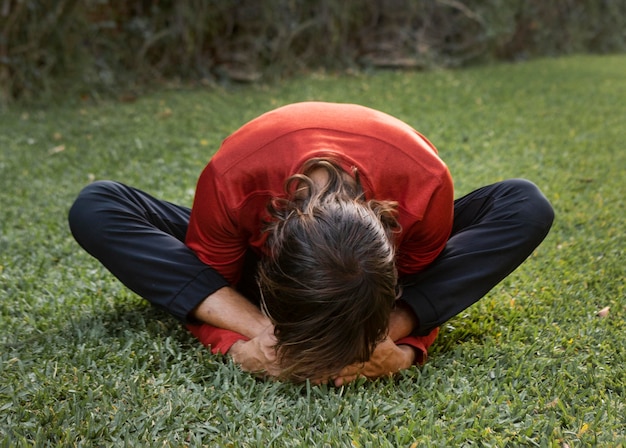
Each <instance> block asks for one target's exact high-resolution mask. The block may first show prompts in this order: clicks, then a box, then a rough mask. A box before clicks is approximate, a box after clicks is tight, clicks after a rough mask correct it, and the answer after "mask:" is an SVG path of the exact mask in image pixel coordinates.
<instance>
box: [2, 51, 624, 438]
mask: <svg viewBox="0 0 626 448" xmlns="http://www.w3.org/2000/svg"><path fill="white" fill-rule="evenodd" d="M624 73H626V57H625V56H605V57H583V56H580V57H570V58H564V59H555V60H540V61H534V62H529V63H525V64H519V65H496V66H492V67H481V68H473V69H467V70H461V71H441V72H432V73H394V72H379V73H372V74H370V75H367V76H366V75H353V76H348V75H345V76H331V75H324V74H318V75H315V74H314V75H311V76H310V77H307V78H301V79H295V80H292V81H289V82H285V83H284V84H281V85H280V86H273V87H267V86H265V87H264V86H257V87H245V88H237V89H231V90H226V89H219V88H216V89H212V90H202V89H198V90H182V91H171V90H169V91H162V92H158V93H154V94H153V95H150V96H147V97H143V98H140V99H139V100H138V101H137V102H135V103H124V104H122V103H116V102H104V103H101V104H98V105H92V104H80V103H79V101H80V100H77V101H69V102H68V103H64V104H58V105H48V106H46V107H41V108H39V109H27V110H26V109H24V110H11V111H7V112H5V113H3V114H2V116H0V151H1V152H0V205H1V208H0V210H1V211H0V213H1V219H0V229H1V234H0V282H1V283H0V286H1V289H0V313H1V317H0V319H1V320H0V440H2V443H1V444H0V446H6V447H13V446H30V445H36V446H45V445H51V446H56V445H63V446H93V445H95V446H109V445H115V446H124V445H128V446H148V445H151V446H180V445H190V446H199V445H205V446H232V447H268V446H277V447H282V446H332V447H335V446H339V447H341V446H345V447H368V446H372V447H381V446H382V447H385V446H394V447H395V446H400V447H409V446H433V447H439V446H469V445H477V446H498V447H500V446H552V447H563V446H565V444H567V445H569V446H570V447H574V446H594V445H597V446H625V445H626V417H625V415H626V405H625V403H626V390H625V382H626V350H625V345H626V343H625V339H624V335H625V334H626V324H625V315H626V309H625V302H626V301H625V296H626V293H625V290H624V278H625V273H626V269H625V267H624V265H625V258H624V248H625V237H624V234H625V232H624V229H625V227H626V226H625V224H626V222H625V211H626V210H625V207H624V195H625V193H626V188H625V183H624V182H625V180H626V176H625V174H626V148H625V146H624V141H626V126H625V124H626V77H624ZM312 99H319V100H329V101H339V102H355V103H361V104H365V105H368V106H371V107H374V108H379V109H381V110H384V111H386V112H389V113H391V114H393V115H396V116H398V117H400V118H402V119H404V120H405V121H407V122H409V123H410V124H411V125H413V126H414V127H416V128H417V129H419V130H420V131H422V132H423V133H425V134H426V135H427V136H428V137H429V138H430V139H431V140H432V141H433V143H434V144H435V145H436V146H437V147H438V148H439V149H440V153H441V156H442V157H443V158H444V160H446V161H447V163H448V164H449V166H450V168H451V170H452V172H453V175H454V177H455V182H456V189H457V195H461V194H463V193H465V192H468V191H470V190H472V189H474V188H476V187H479V186H481V185H483V184H486V183H490V182H494V181H498V180H501V179H504V178H508V177H526V178H529V179H531V180H533V181H535V182H536V183H537V184H538V185H540V186H541V188H542V189H543V190H544V192H545V193H546V195H547V196H548V197H549V198H550V199H551V201H552V203H553V205H554V207H555V210H556V215H557V218H556V222H555V225H554V228H553V230H552V232H551V233H550V235H549V236H548V238H547V239H546V241H545V242H544V243H543V245H542V246H540V248H539V249H538V250H537V251H536V252H535V254H533V256H532V257H531V258H530V259H529V260H527V262H526V263H525V264H524V265H523V266H522V267H521V268H520V269H518V270H517V271H516V272H515V273H514V274H512V275H511V276H510V277H509V278H508V279H506V280H505V281H504V282H503V283H502V284H501V285H499V286H498V287H497V288H495V289H494V290H493V291H492V292H491V293H490V294H489V295H488V296H487V297H485V298H484V299H483V300H482V301H480V302H479V303H478V304H477V305H475V306H474V307H472V308H470V309H469V310H467V311H466V312H464V313H462V315H460V316H457V317H456V318H454V319H453V320H451V321H450V322H449V323H448V324H446V325H445V326H444V327H443V328H442V334H441V336H440V337H439V339H438V340H437V341H436V342H435V345H434V346H433V351H432V353H431V355H430V359H429V361H428V362H427V364H426V365H425V366H424V367H422V368H419V369H417V368H414V369H411V370H408V371H406V372H405V373H403V374H401V375H399V376H397V377H396V378H394V379H384V380H378V381H375V382H360V383H358V384H353V385H350V386H348V387H345V388H339V389H335V388H327V387H325V386H324V387H310V386H308V385H291V384H280V383H265V382H260V381H257V380H255V379H253V378H252V377H251V376H249V375H247V374H245V373H242V372H240V371H239V370H238V369H237V368H236V367H234V366H233V365H232V364H230V363H229V362H228V360H227V359H226V360H224V359H221V358H217V357H214V356H211V355H210V354H209V353H208V351H207V350H206V349H204V348H203V347H202V346H200V344H198V343H197V342H196V341H195V340H194V339H193V338H192V337H191V336H190V335H189V334H188V333H187V332H186V331H185V330H184V329H182V328H181V327H180V325H179V324H178V323H177V322H176V321H174V320H173V319H172V318H170V317H168V316H167V315H165V314H163V313H161V312H158V311H156V310H154V309H152V308H151V307H150V306H149V305H147V304H146V303H145V302H144V301H143V300H142V299H140V298H138V297H137V296H135V295H133V294H132V293H130V292H129V291H127V290H126V289H124V288H123V287H122V286H121V285H120V284H119V283H118V282H117V281H116V280H115V279H114V278H113V277H112V276H111V275H110V274H108V273H107V272H106V271H105V270H104V269H102V268H101V267H100V266H99V265H98V263H97V262H95V261H94V260H93V259H91V258H90V257H89V256H88V255H86V254H85V253H83V252H82V251H81V250H80V249H79V247H78V245H77V244H76V243H75V242H74V241H73V239H72V237H71V236H70V234H69V231H68V229H67V225H66V213H67V210H68V208H69V206H70V204H71V202H72V200H73V198H74V197H75V195H76V194H77V193H78V191H79V190H80V188H81V187H82V186H83V185H85V184H86V183H88V182H89V181H90V180H93V179H105V178H112V179H117V180H122V181H124V182H126V183H129V184H131V185H134V186H137V187H140V188H143V189H145V190H147V191H150V192H152V193H153V194H155V195H157V196H159V197H162V198H164V199H168V200H170V201H174V202H178V203H182V204H191V200H192V195H193V188H194V186H195V181H196V178H197V175H198V174H199V173H200V170H201V169H202V167H203V166H204V165H205V163H206V162H207V160H208V159H209V158H210V157H211V154H212V152H213V151H214V150H215V149H216V148H217V147H218V146H219V142H220V141H221V139H223V138H224V137H226V136H227V135H228V134H229V133H230V132H232V131H233V130H235V129H236V128H237V127H238V126H240V125H241V124H243V123H244V122H245V121H246V120H248V119H251V118H253V117H255V116H256V115H258V114H260V113H262V112H264V111H266V110H269V109H272V108H274V107H276V106H278V105H281V104H286V103H290V102H295V101H302V100H312ZM605 306H610V307H611V309H610V313H609V315H608V317H606V318H601V317H598V316H596V312H597V311H598V310H600V309H601V308H603V307H605Z"/></svg>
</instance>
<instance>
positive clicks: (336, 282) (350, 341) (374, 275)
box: [258, 159, 398, 380]
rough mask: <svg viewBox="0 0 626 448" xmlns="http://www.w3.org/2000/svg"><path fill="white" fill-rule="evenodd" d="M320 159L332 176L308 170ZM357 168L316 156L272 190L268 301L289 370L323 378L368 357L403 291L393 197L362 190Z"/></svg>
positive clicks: (264, 287) (265, 282) (265, 267)
mask: <svg viewBox="0 0 626 448" xmlns="http://www.w3.org/2000/svg"><path fill="white" fill-rule="evenodd" d="M319 168H323V169H324V170H325V171H326V173H327V175H328V182H327V183H326V184H325V185H323V186H320V185H316V184H315V182H313V180H312V179H311V178H310V177H309V175H310V174H311V173H312V172H313V171H314V170H317V169H319ZM353 174H354V176H355V177H354V178H352V177H351V176H349V175H348V173H346V172H345V171H344V170H343V169H341V168H340V167H339V166H338V165H337V164H336V163H334V162H333V161H331V160H328V159H311V160H309V161H308V162H307V163H306V164H305V165H304V167H303V174H296V175H294V176H292V177H290V178H289V179H287V181H286V182H285V191H286V193H287V196H288V199H279V198H275V199H273V200H272V201H271V202H270V204H269V206H268V209H269V212H270V215H271V216H272V218H273V219H272V220H271V222H270V223H269V224H268V227H267V229H266V230H267V231H268V232H269V236H268V248H269V254H268V256H267V257H264V259H263V260H262V262H261V265H260V269H259V275H258V282H259V286H260V290H261V296H262V300H261V306H262V308H263V310H264V312H265V313H266V314H267V315H268V317H269V318H270V319H271V320H272V322H273V323H274V326H275V335H276V338H277V340H278V343H277V347H276V348H277V350H278V354H279V357H280V360H281V362H282V363H283V365H285V366H286V369H285V374H284V375H285V376H286V377H288V378H290V379H292V380H304V379H306V378H320V377H322V376H327V375H332V374H335V373H337V372H338V371H339V370H341V368H343V367H345V366H347V365H349V364H352V363H354V362H365V361H367V360H368V359H369V358H370V356H371V354H372V351H373V350H374V348H375V346H376V345H377V344H378V343H379V342H380V341H381V340H382V339H384V337H385V336H386V334H387V330H388V324H389V315H390V313H391V310H392V309H393V306H394V301H395V298H396V284H397V271H396V268H395V261H394V259H395V256H394V255H395V254H394V246H393V242H392V236H393V233H394V232H395V231H396V230H397V229H398V223H397V221H396V218H395V215H396V212H395V210H396V206H397V204H396V203H395V202H391V201H374V200H369V201H367V200H365V199H364V195H363V191H362V188H361V184H360V182H359V177H358V172H357V171H356V169H355V170H354V173H353Z"/></svg>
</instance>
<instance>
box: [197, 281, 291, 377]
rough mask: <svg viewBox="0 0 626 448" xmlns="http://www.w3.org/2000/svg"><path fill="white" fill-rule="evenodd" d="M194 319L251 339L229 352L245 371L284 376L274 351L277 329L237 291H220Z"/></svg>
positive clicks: (203, 306) (212, 296)
mask: <svg viewBox="0 0 626 448" xmlns="http://www.w3.org/2000/svg"><path fill="white" fill-rule="evenodd" d="M192 316H193V317H195V318H196V319H198V320H200V321H202V322H205V323H207V324H209V325H212V326H214V327H218V328H223V329H226V330H230V331H234V332H236V333H239V334H241V335H243V336H246V337H247V338H249V340H248V341H244V340H239V341H236V342H235V343H234V344H233V345H232V346H231V347H230V349H229V350H228V354H229V355H230V356H231V357H232V358H233V361H235V363H237V364H239V365H240V366H241V368H242V369H243V370H245V371H248V372H253V373H257V374H261V375H269V376H274V377H276V376H279V375H280V372H281V371H282V369H281V367H280V365H279V364H278V361H277V355H276V350H275V348H274V347H275V345H276V338H275V337H274V326H273V325H272V323H271V322H270V320H269V319H268V318H267V317H266V316H265V315H264V314H263V313H262V312H261V310H260V309H259V308H257V307H256V306H255V305H254V304H252V303H250V302H249V301H248V300H247V299H246V298H245V297H244V296H242V295H241V294H239V293H238V292H237V291H236V290H235V289H233V288H231V287H224V288H221V289H218V290H217V291H216V292H214V293H213V294H211V295H210V296H208V297H207V298H206V299H204V301H202V302H201V303H200V305H198V306H197V307H196V309H195V310H194V311H192Z"/></svg>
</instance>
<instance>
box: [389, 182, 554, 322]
mask: <svg viewBox="0 0 626 448" xmlns="http://www.w3.org/2000/svg"><path fill="white" fill-rule="evenodd" d="M454 213H455V216H454V224H453V229H452V235H451V237H450V239H449V241H448V243H447V245H446V247H445V249H444V250H443V252H442V253H441V254H440V255H439V257H438V258H437V259H436V260H435V261H434V263H433V264H432V265H430V266H429V267H428V268H426V269H425V270H424V271H422V272H420V273H418V274H414V275H409V276H406V277H405V278H403V279H402V280H401V283H402V284H403V295H402V300H403V301H404V302H406V303H407V304H408V305H409V306H410V307H411V308H412V309H413V311H414V312H415V314H416V316H417V318H418V320H419V327H418V328H417V329H416V334H426V333H428V332H429V331H430V330H431V329H432V328H434V327H436V326H438V325H441V324H442V323H444V322H445V321H447V320H448V319H450V318H451V317H453V316H455V315H457V314H458V313H460V312H461V311H463V310H464V309H466V308H467V307H469V306H470V305H472V304H473V303H475V302H476V301H478V300H479V299H480V298H481V297H483V296H484V295H485V294H486V293H487V292H488V291H489V290H491V289H492V288H493V287H494V286H495V285H497V284H498V283H499V282H500V281H502V280H503V279H504V278H505V277H506V276H508V275H509V274H510V273H511V272H512V271H513V270H515V269H516V268H517V267H518V266H519V265H520V264H521V263H522V262H523V261H524V260H525V259H526V258H527V257H528V256H529V255H530V254H531V253H532V252H533V250H535V248H536V247H537V246H538V245H539V244H540V243H541V241H543V239H544V238H545V237H546V235H547V234H548V231H549V230H550V227H551V225H552V221H553V220H554V212H553V210H552V207H551V205H550V203H549V202H548V200H547V199H546V198H545V197H544V196H543V194H542V193H541V192H540V191H539V189H538V188H537V187H536V186H535V185H534V184H533V183H531V182H529V181H526V180H523V179H512V180H507V181H503V182H499V183H496V184H493V185H490V186H487V187H484V188H481V189H479V190H476V191H474V192H472V193H470V194H468V195H467V196H464V197H462V198H460V199H458V200H456V201H455V204H454Z"/></svg>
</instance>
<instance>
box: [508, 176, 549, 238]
mask: <svg viewBox="0 0 626 448" xmlns="http://www.w3.org/2000/svg"><path fill="white" fill-rule="evenodd" d="M504 183H505V184H506V186H507V188H508V189H509V191H510V193H509V194H511V195H514V197H515V198H516V203H517V204H518V206H519V208H520V210H519V216H520V218H521V219H523V220H524V221H526V222H528V223H529V224H532V225H535V226H539V227H541V228H542V229H543V230H545V232H546V233H547V231H548V230H549V229H550V227H551V226H552V222H553V221H554V209H553V208H552V205H551V204H550V201H548V199H547V198H546V197H545V195H544V194H543V193H542V192H541V190H540V189H539V187H537V185H535V184H534V183H533V182H531V181H529V180H526V179H510V180H507V181H504Z"/></svg>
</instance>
